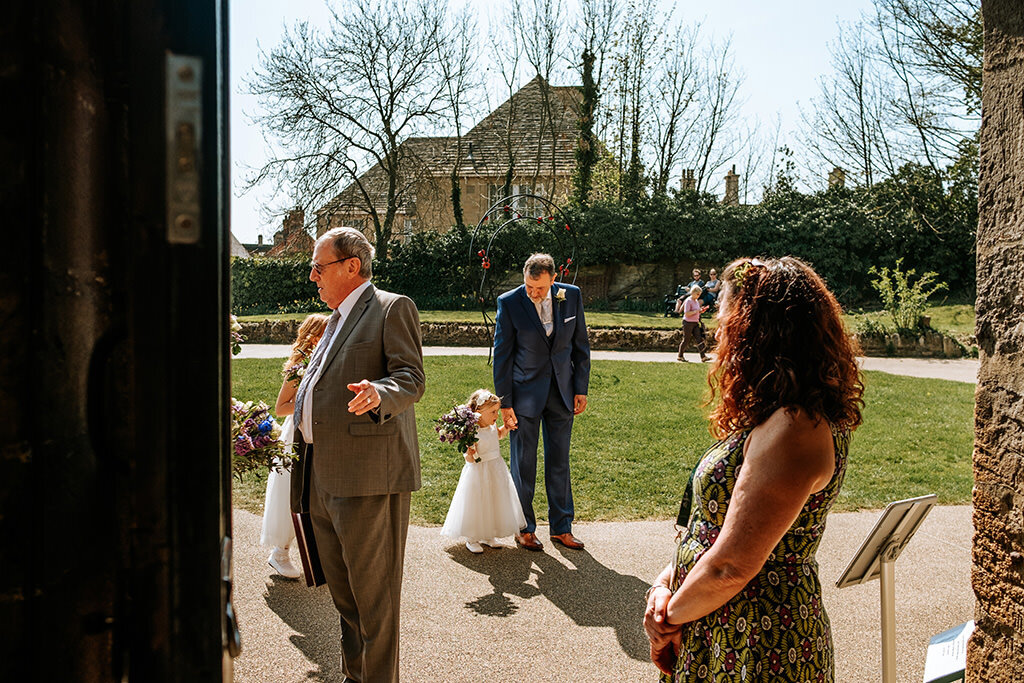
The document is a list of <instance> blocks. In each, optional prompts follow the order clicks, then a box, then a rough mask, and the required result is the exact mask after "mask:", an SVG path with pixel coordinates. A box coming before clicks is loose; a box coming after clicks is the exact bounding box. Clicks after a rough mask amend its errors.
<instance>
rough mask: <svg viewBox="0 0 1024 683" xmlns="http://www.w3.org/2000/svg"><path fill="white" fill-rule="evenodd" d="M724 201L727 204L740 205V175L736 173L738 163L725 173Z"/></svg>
mask: <svg viewBox="0 0 1024 683" xmlns="http://www.w3.org/2000/svg"><path fill="white" fill-rule="evenodd" d="M722 203H723V204H725V205H726V206H739V205H740V177H739V175H738V174H737V173H736V164H733V165H732V168H731V169H729V172H728V173H726V174H725V197H723V198H722Z"/></svg>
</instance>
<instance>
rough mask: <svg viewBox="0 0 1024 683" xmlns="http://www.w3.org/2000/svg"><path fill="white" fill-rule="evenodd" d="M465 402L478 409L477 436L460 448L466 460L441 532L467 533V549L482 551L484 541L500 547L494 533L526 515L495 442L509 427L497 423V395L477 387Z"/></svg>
mask: <svg viewBox="0 0 1024 683" xmlns="http://www.w3.org/2000/svg"><path fill="white" fill-rule="evenodd" d="M466 405H467V406H468V407H469V409H470V410H472V411H473V413H475V415H476V420H477V422H476V429H477V432H476V436H477V439H478V440H477V442H476V443H475V444H473V445H472V446H470V447H469V448H467V449H466V452H465V454H464V457H465V459H466V464H465V465H463V466H462V474H461V476H460V477H459V484H458V486H457V487H456V488H455V495H454V496H452V503H451V506H450V507H449V508H448V516H447V517H445V520H444V526H443V527H442V528H441V535H442V536H445V537H447V538H451V539H460V538H465V539H466V549H467V550H469V552H471V553H482V552H483V551H484V549H483V546H484V545H487V546H490V547H491V548H501V547H502V545H501V544H500V543H499V542H498V539H499V538H502V537H506V536H512V535H513V534H515V533H517V532H518V531H519V530H520V529H522V528H523V527H525V526H526V517H525V516H524V515H523V508H522V506H521V505H520V503H519V495H518V494H517V493H516V488H515V485H514V484H513V483H512V475H511V474H509V471H508V467H507V466H506V465H505V460H504V459H503V458H502V457H501V450H500V449H499V447H498V440H499V439H501V438H504V437H505V436H506V435H508V433H509V431H510V428H509V427H505V426H501V427H499V426H497V421H498V409H499V408H500V407H501V400H500V399H499V398H498V397H497V396H495V395H494V394H492V393H491V392H490V391H487V390H486V389H478V390H476V391H474V392H473V393H472V394H471V395H470V397H469V400H468V401H467V402H466ZM511 429H515V428H514V427H512V428H511Z"/></svg>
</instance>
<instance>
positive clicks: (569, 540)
mask: <svg viewBox="0 0 1024 683" xmlns="http://www.w3.org/2000/svg"><path fill="white" fill-rule="evenodd" d="M551 540H552V541H554V542H555V543H561V544H562V545H564V546H565V547H566V548H572V549H573V550H583V541H581V540H580V539H578V538H576V537H575V536H573V535H572V533H566V534H558V535H557V536H556V535H552V536H551Z"/></svg>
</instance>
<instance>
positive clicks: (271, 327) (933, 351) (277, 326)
mask: <svg viewBox="0 0 1024 683" xmlns="http://www.w3.org/2000/svg"><path fill="white" fill-rule="evenodd" d="M298 329H299V321H297V320H264V321H262V322H246V323H242V334H243V335H245V338H246V341H248V342H249V343H253V344H290V343H292V341H293V340H294V339H295V335H296V333H297V332H298ZM420 329H421V330H422V333H423V345H424V346H489V345H490V343H491V337H490V332H491V329H490V328H488V327H487V326H485V325H483V324H480V323H422V324H421V325H420ZM589 332H590V346H591V348H593V349H596V350H604V351H675V350H676V349H677V348H678V347H679V341H680V338H681V337H680V330H679V329H678V328H676V329H670V330H650V329H646V330H645V329H635V328H627V327H611V328H602V327H591V328H590V329H589ZM858 341H859V343H860V345H861V348H862V349H863V350H864V354H865V355H868V356H898V357H915V358H958V357H960V356H962V355H963V352H964V349H963V346H961V345H960V344H959V343H958V342H957V341H956V340H954V339H951V338H949V337H946V336H943V335H941V334H939V333H937V332H928V333H926V334H924V335H921V336H920V337H911V338H908V337H902V338H901V337H900V335H895V334H893V335H889V336H886V337H865V338H860V339H858ZM708 342H709V343H711V344H713V343H714V340H713V339H711V338H710V335H709V339H708Z"/></svg>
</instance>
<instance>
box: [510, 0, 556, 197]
mask: <svg viewBox="0 0 1024 683" xmlns="http://www.w3.org/2000/svg"><path fill="white" fill-rule="evenodd" d="M564 15H565V11H564V8H563V6H562V0H513V2H512V5H511V19H512V24H513V26H514V27H515V29H516V30H517V31H518V32H519V38H520V42H521V44H522V46H523V56H524V57H525V59H526V62H527V64H529V65H530V66H531V67H532V69H533V71H534V73H536V75H537V76H540V81H539V86H540V105H541V106H540V120H539V121H538V122H537V125H538V131H537V133H538V134H537V146H536V149H535V150H534V163H533V164H532V168H531V169H530V171H531V175H532V179H531V182H530V185H531V187H532V188H533V191H534V192H535V193H539V187H538V178H539V176H540V175H541V172H542V168H543V167H544V163H545V158H544V157H545V156H547V161H548V162H549V163H550V166H549V169H550V170H549V173H548V177H549V178H550V186H549V187H546V188H545V190H546V191H545V194H547V196H548V197H549V198H554V197H555V193H556V188H555V181H556V179H557V177H558V176H557V174H556V172H555V171H556V169H555V163H556V158H557V156H556V154H557V149H558V143H559V140H558V134H557V124H556V121H555V102H554V100H553V92H552V86H551V81H552V78H553V76H554V72H555V69H556V66H558V65H560V64H561V61H562V56H563V54H564V53H563V49H562V47H561V46H562V45H563V43H564V42H565V37H564V34H565V16H564ZM545 153H547V154H545Z"/></svg>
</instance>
